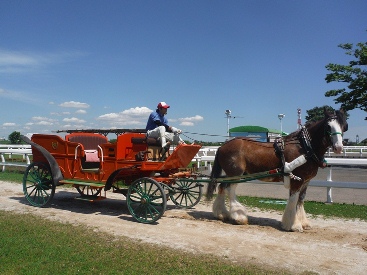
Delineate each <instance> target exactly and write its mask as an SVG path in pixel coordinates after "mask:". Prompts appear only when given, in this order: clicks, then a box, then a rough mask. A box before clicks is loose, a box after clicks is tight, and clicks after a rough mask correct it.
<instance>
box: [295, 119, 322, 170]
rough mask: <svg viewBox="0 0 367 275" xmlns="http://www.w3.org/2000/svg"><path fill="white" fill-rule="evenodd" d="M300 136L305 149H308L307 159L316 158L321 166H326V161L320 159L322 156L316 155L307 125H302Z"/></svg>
mask: <svg viewBox="0 0 367 275" xmlns="http://www.w3.org/2000/svg"><path fill="white" fill-rule="evenodd" d="M299 138H300V141H301V144H302V147H303V149H304V150H305V151H306V159H310V158H311V159H312V160H314V161H315V162H316V163H317V164H318V165H319V166H320V167H323V166H324V162H323V161H321V160H320V158H319V157H318V156H317V155H316V153H315V151H314V150H313V148H312V145H311V137H310V134H309V133H308V130H307V128H306V127H305V126H302V128H301V131H300V134H299Z"/></svg>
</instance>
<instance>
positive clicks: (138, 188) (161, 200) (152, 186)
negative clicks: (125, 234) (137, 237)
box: [126, 178, 167, 223]
mask: <svg viewBox="0 0 367 275" xmlns="http://www.w3.org/2000/svg"><path fill="white" fill-rule="evenodd" d="M126 201H127V207H128V209H129V212H130V214H131V215H132V216H133V217H134V218H135V219H136V220H137V221H139V222H142V223H153V222H155V221H157V220H158V219H159V218H160V217H162V215H163V213H164V211H165V210H166V205H167V200H166V194H165V192H164V190H163V187H162V185H161V184H160V183H158V182H157V181H155V180H153V179H151V178H141V179H137V180H136V181H134V182H133V183H132V184H131V185H130V187H129V190H128V192H127V198H126Z"/></svg>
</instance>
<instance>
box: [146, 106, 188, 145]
mask: <svg viewBox="0 0 367 275" xmlns="http://www.w3.org/2000/svg"><path fill="white" fill-rule="evenodd" d="M169 107H170V106H169V105H168V104H167V103H166V102H163V101H162V102H159V103H158V105H157V109H156V110H155V111H154V112H152V113H151V114H150V115H149V118H148V122H147V126H146V130H147V137H150V138H155V139H157V140H160V142H161V146H162V148H168V147H169V146H170V145H171V144H173V145H178V144H182V143H184V141H183V140H182V139H181V137H180V134H181V133H182V131H181V130H180V129H178V128H175V127H172V126H169V125H168V120H167V118H166V117H165V115H166V114H167V109H168V108H169Z"/></svg>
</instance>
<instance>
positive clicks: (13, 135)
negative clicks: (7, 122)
mask: <svg viewBox="0 0 367 275" xmlns="http://www.w3.org/2000/svg"><path fill="white" fill-rule="evenodd" d="M8 139H9V141H10V142H11V144H18V143H20V142H21V139H20V133H19V132H17V131H14V132H13V133H11V134H10V135H9V137H8Z"/></svg>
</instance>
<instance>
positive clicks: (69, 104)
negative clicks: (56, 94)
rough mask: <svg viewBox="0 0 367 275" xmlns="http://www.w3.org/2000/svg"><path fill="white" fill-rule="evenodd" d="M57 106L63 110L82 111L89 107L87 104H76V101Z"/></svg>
mask: <svg viewBox="0 0 367 275" xmlns="http://www.w3.org/2000/svg"><path fill="white" fill-rule="evenodd" d="M59 106H60V107H64V108H82V109H86V108H89V107H90V106H89V104H87V103H82V102H77V101H68V102H64V103H61V104H60V105H59Z"/></svg>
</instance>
